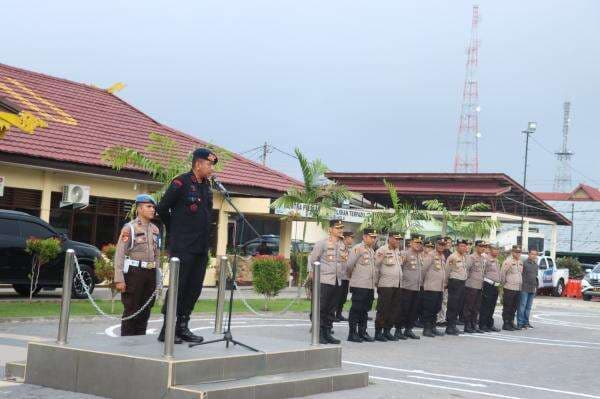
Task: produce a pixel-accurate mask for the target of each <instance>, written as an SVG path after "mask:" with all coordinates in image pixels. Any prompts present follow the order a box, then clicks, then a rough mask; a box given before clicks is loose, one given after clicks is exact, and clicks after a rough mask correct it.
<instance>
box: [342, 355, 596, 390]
mask: <svg viewBox="0 0 600 399" xmlns="http://www.w3.org/2000/svg"><path fill="white" fill-rule="evenodd" d="M342 363H345V364H352V365H355V366H362V367H369V368H373V369H379V370H389V371H399V372H403V373H413V374H423V375H431V376H434V377H442V378H454V379H457V380H465V381H478V382H485V383H489V384H498V385H506V386H513V387H519V388H526V389H533V390H537V391H544V392H552V393H558V394H563V395H571V396H578V397H582V398H593V399H600V396H598V395H592V394H587V393H582V392H573V391H563V390H560V389H552V388H545V387H539V386H534V385H524V384H517V383H514V382H504V381H497V380H489V379H485V378H474V377H463V376H457V375H450V374H439V373H429V372H426V371H423V370H408V369H401V368H397V367H387V366H379V365H377V364H370V363H361V362H351V361H347V360H342ZM410 383H415V382H412V381H410Z"/></svg>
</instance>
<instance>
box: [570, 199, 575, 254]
mask: <svg viewBox="0 0 600 399" xmlns="http://www.w3.org/2000/svg"><path fill="white" fill-rule="evenodd" d="M574 227H575V204H574V203H571V243H570V244H569V251H571V252H573V228H574Z"/></svg>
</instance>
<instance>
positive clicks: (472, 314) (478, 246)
mask: <svg viewBox="0 0 600 399" xmlns="http://www.w3.org/2000/svg"><path fill="white" fill-rule="evenodd" d="M487 246H488V244H487V243H486V242H485V241H483V240H477V241H475V252H473V253H472V254H470V255H467V280H466V281H465V305H464V307H463V315H464V318H465V328H464V332H466V333H483V331H481V330H480V329H479V326H478V323H477V319H478V315H479V309H480V307H481V290H482V288H483V276H484V268H485V261H486V255H485V251H486V248H487Z"/></svg>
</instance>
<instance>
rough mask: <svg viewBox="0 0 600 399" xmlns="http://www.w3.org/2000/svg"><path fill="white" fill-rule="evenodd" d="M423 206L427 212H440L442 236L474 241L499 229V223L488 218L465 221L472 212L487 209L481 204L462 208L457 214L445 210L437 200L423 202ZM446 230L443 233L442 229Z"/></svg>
mask: <svg viewBox="0 0 600 399" xmlns="http://www.w3.org/2000/svg"><path fill="white" fill-rule="evenodd" d="M423 205H425V208H426V209H427V210H429V211H435V212H440V213H441V216H442V223H441V224H442V235H448V236H451V237H452V238H454V239H456V238H468V239H471V240H475V239H477V238H482V237H487V236H488V235H489V234H490V232H491V231H492V229H497V228H498V227H500V225H501V223H500V222H499V221H497V220H492V219H490V218H484V219H479V220H476V221H474V222H469V221H467V218H468V217H469V216H470V215H471V214H472V213H474V212H484V211H487V210H488V209H489V205H487V204H484V203H483V202H477V203H475V204H471V205H467V206H463V205H461V207H460V210H459V211H458V212H452V211H450V210H448V208H446V206H445V205H444V203H443V202H441V201H439V200H427V201H423ZM444 225H445V226H446V228H447V230H446V231H444V229H443V227H444Z"/></svg>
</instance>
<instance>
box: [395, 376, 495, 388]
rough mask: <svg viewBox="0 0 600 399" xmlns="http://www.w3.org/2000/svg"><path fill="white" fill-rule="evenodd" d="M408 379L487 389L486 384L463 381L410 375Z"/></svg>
mask: <svg viewBox="0 0 600 399" xmlns="http://www.w3.org/2000/svg"><path fill="white" fill-rule="evenodd" d="M407 377H408V378H416V379H419V380H428V381H438V382H447V383H448V384H459V385H468V386H470V387H487V385H485V384H476V383H475V384H474V383H472V382H461V381H452V380H444V379H441V378H433V377H422V376H420V375H408V376H407Z"/></svg>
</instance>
